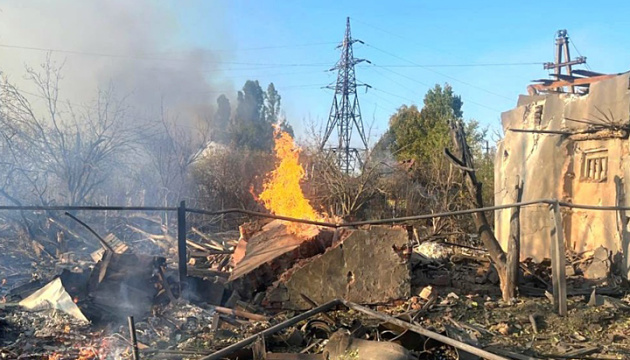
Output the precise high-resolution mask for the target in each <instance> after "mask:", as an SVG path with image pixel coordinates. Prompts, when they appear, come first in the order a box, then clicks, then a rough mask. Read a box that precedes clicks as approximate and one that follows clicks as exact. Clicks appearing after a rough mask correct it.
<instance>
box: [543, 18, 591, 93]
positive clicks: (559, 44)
mask: <svg viewBox="0 0 630 360" xmlns="http://www.w3.org/2000/svg"><path fill="white" fill-rule="evenodd" d="M563 54H564V61H563V59H562V55H563ZM584 63H586V57H584V56H579V57H577V58H575V60H573V61H572V60H571V55H570V52H569V35H568V33H567V31H566V30H558V32H557V33H556V60H555V62H553V63H551V62H547V63H544V64H543V67H544V68H545V70H551V69H553V70H554V73H553V74H552V75H553V76H555V77H556V80H566V79H568V80H571V79H572V78H573V70H572V68H571V66H572V65H578V64H584ZM563 67H564V68H566V75H563V74H562V68H563ZM569 89H570V92H571V93H572V94H574V93H575V87H574V86H572V85H571V86H569ZM557 90H558V91H559V92H563V88H562V87H559V88H558V89H557Z"/></svg>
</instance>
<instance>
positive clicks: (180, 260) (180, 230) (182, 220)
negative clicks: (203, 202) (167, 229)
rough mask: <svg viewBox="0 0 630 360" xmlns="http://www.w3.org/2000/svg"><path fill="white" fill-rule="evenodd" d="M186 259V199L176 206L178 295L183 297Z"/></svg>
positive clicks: (186, 266)
mask: <svg viewBox="0 0 630 360" xmlns="http://www.w3.org/2000/svg"><path fill="white" fill-rule="evenodd" d="M187 263H188V261H187V258H186V201H183V200H182V202H180V203H179V207H178V208H177V264H178V267H179V297H180V298H182V299H183V298H184V296H183V295H184V287H185V285H186V277H187V276H188V264H187Z"/></svg>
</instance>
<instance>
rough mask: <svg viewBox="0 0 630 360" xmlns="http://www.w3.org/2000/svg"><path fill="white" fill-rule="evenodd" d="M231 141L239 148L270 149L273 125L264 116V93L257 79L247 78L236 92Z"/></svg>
mask: <svg viewBox="0 0 630 360" xmlns="http://www.w3.org/2000/svg"><path fill="white" fill-rule="evenodd" d="M230 135H231V136H230V137H231V142H232V143H233V144H234V145H235V146H237V147H241V148H248V149H255V150H269V151H270V150H271V149H272V147H273V127H272V123H271V122H269V121H267V119H266V116H265V93H264V92H263V90H262V88H261V87H260V84H259V83H258V81H257V80H256V81H253V80H247V81H246V82H245V85H244V86H243V90H241V91H239V92H238V94H237V104H236V115H235V117H234V121H233V123H232V128H231V131H230Z"/></svg>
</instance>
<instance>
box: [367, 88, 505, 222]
mask: <svg viewBox="0 0 630 360" xmlns="http://www.w3.org/2000/svg"><path fill="white" fill-rule="evenodd" d="M462 105H463V102H462V99H461V97H460V96H459V95H456V94H455V93H454V92H453V89H452V87H451V86H449V85H448V84H447V85H445V86H443V87H442V86H440V85H436V86H435V87H434V88H432V89H430V90H429V91H428V92H427V94H426V96H425V98H424V102H423V106H422V108H421V109H419V108H418V107H417V106H415V105H411V106H407V105H403V106H401V107H400V108H399V109H398V111H397V112H396V113H395V114H394V115H392V117H391V118H390V123H389V129H388V131H387V132H386V133H385V134H384V135H383V136H382V137H381V139H380V140H379V142H378V143H377V145H376V147H375V149H374V153H375V155H373V156H375V157H378V158H379V159H382V160H381V161H385V160H387V159H389V160H390V161H391V160H392V156H391V155H393V159H394V160H396V162H397V163H398V164H404V166H402V169H403V170H404V172H405V173H406V174H407V175H405V176H394V177H391V179H387V180H384V182H386V184H384V185H383V188H384V189H386V193H387V197H388V201H389V202H390V203H393V204H395V205H394V206H395V207H396V212H397V214H398V215H409V214H417V213H427V212H439V211H452V210H457V209H461V208H464V207H465V206H466V204H465V201H464V196H465V195H464V191H462V188H461V181H460V180H461V174H460V173H459V172H458V171H454V169H453V167H452V166H451V164H450V162H449V161H448V160H447V158H446V157H445V156H444V154H443V151H444V149H445V148H447V147H451V146H452V139H451V135H450V125H449V124H450V122H452V121H462V122H464V124H465V128H466V132H467V140H468V143H469V144H470V146H471V148H472V151H473V155H474V158H475V165H477V164H479V165H480V166H484V169H483V170H484V171H483V172H480V173H479V175H480V180H481V181H482V182H484V181H485V180H486V179H484V177H482V176H481V175H482V174H483V175H488V177H491V176H490V174H491V173H492V171H491V169H489V168H488V161H487V159H482V155H483V151H482V150H483V146H482V144H485V142H484V138H485V135H486V134H485V131H483V130H481V129H480V126H479V123H478V122H477V121H474V120H470V121H464V120H463V111H462ZM482 160H483V161H482ZM399 168H400V166H399ZM490 180H491V179H490ZM492 185H493V184H492V182H491V181H489V182H486V186H485V188H486V189H484V193H488V194H491V193H492ZM469 222H470V221H469V219H454V218H448V219H447V218H442V219H436V220H435V221H434V222H433V223H432V224H431V225H432V226H433V231H434V232H436V233H439V232H441V231H444V230H446V229H449V230H450V231H457V230H460V229H462V224H468V223H469ZM466 227H467V226H463V228H464V231H466V230H467V229H466Z"/></svg>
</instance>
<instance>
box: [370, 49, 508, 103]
mask: <svg viewBox="0 0 630 360" xmlns="http://www.w3.org/2000/svg"><path fill="white" fill-rule="evenodd" d="M365 45H366V46H369V47H371V48H373V49H375V50H378V51H380V52H382V53H384V54H386V55H389V56H392V57H395V58H397V59H399V60H402V61H405V62H408V63H410V64H413V65H415V66H417V67H420V68H423V69H425V70H427V71H430V72H433V73H435V74H438V75H440V76H443V77H446V78H449V79H451V80H454V81H457V82H458V83H461V84H464V85H467V86H470V87H472V88H475V89H478V90H481V91H483V92H486V93H488V94H491V95H494V96H497V97H501V98H503V99H507V100H510V101H512V100H513V99H510V98H509V97H507V96H504V95H501V94H498V93H495V92H492V91H490V90H487V89H484V88H482V87H479V86H477V85H473V84H471V83H468V82H466V81H463V80H459V79H457V78H455V77H453V76H450V75H447V74H444V73H441V72H439V71H437V70H433V69H431V68H429V67H426V66H423V65H420V64H418V63H416V62H414V61H411V60H408V59H405V58H402V57H400V56H398V55H396V54H393V53H391V52H389V51H386V50H383V49H380V48H377V47H376V46H373V45H370V44H367V43H366V44H365Z"/></svg>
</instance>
